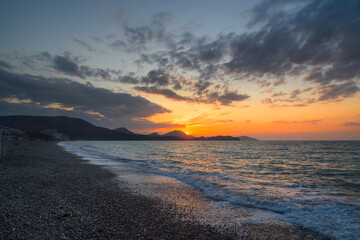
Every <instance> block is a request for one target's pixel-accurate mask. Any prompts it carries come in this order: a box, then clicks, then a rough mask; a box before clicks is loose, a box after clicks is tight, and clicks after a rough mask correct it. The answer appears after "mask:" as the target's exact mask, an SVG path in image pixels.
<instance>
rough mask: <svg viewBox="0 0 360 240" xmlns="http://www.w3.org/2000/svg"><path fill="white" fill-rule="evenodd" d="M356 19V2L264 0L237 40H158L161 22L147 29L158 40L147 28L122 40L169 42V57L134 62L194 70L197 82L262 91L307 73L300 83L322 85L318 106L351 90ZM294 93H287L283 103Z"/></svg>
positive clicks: (356, 72) (357, 74)
mask: <svg viewBox="0 0 360 240" xmlns="http://www.w3.org/2000/svg"><path fill="white" fill-rule="evenodd" d="M359 15H360V3H359V1H346V2H343V1H337V0H300V1H294V0H291V1H285V0H274V1H273V0H271V1H270V0H265V1H262V2H260V3H259V4H258V5H256V7H255V8H254V9H253V10H252V16H253V17H252V20H251V21H250V22H249V26H251V27H254V26H255V28H253V29H251V31H249V32H248V33H244V34H237V33H229V34H221V35H219V36H218V37H216V38H215V39H214V40H211V39H209V38H207V37H200V38H197V37H194V35H192V34H191V33H187V32H185V33H183V34H181V35H179V36H170V35H168V34H164V32H165V24H164V22H166V21H164V18H159V19H160V20H159V21H158V23H156V24H150V25H154V26H158V27H157V29H162V30H163V31H160V32H161V34H160V35H159V36H160V37H154V30H153V27H150V25H144V26H141V27H137V28H128V29H127V33H128V40H131V41H134V42H136V43H138V44H145V43H146V42H148V41H150V40H152V39H162V40H164V39H166V38H168V37H170V38H173V39H172V41H171V42H172V43H174V44H175V45H173V46H172V47H171V48H169V50H168V51H163V52H161V54H158V55H157V58H156V57H154V56H155V55H152V54H143V55H142V56H141V58H140V59H139V60H138V63H148V64H154V63H155V64H158V65H159V66H161V67H162V68H164V69H166V68H167V67H168V66H175V68H179V69H183V70H184V71H187V70H194V71H197V72H198V76H197V79H198V80H203V81H208V80H214V79H216V80H221V79H253V80H252V81H255V82H257V83H259V84H261V86H263V87H271V86H279V85H281V84H284V83H286V79H288V77H289V76H290V77H292V76H300V75H301V74H307V76H306V77H305V78H304V80H305V81H306V82H309V83H312V84H315V85H318V86H321V91H320V92H319V93H320V94H321V96H320V100H321V101H324V100H327V99H328V100H331V99H335V98H338V100H339V99H342V98H346V97H351V96H353V94H354V93H356V92H357V86H356V82H358V80H359V78H360V57H359V56H360V48H359V47H358V46H359V45H360V31H358V29H360V18H359V17H358V16H359ZM160 23H161V24H160ZM155 28H156V27H155ZM155 32H156V31H155ZM175 39H177V40H176V41H175ZM165 60H166V61H165ZM224 74H226V78H225V77H223V76H224ZM239 76H244V77H239ZM354 84H355V85H354ZM301 93H303V92H292V93H289V96H290V97H289V99H288V100H291V99H295V98H297V97H298V96H299V95H300V94H301ZM311 101H312V100H311ZM311 101H309V102H311ZM299 104H300V105H301V104H305V103H298V105H299Z"/></svg>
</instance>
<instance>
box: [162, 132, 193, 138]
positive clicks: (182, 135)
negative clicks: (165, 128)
mask: <svg viewBox="0 0 360 240" xmlns="http://www.w3.org/2000/svg"><path fill="white" fill-rule="evenodd" d="M162 136H164V137H178V138H182V139H192V138H193V136H190V135H187V134H186V133H184V132H182V131H179V130H175V131H172V132H168V133H165V134H164V135H162Z"/></svg>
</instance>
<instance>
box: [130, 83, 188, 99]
mask: <svg viewBox="0 0 360 240" xmlns="http://www.w3.org/2000/svg"><path fill="white" fill-rule="evenodd" d="M135 89H136V90H138V91H142V92H146V93H150V94H155V95H161V96H164V97H166V98H169V99H173V100H177V101H193V99H191V98H187V97H183V96H180V95H178V94H177V93H175V92H174V91H172V90H170V89H167V88H158V87H155V86H152V87H145V86H143V87H135Z"/></svg>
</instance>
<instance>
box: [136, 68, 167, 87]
mask: <svg viewBox="0 0 360 240" xmlns="http://www.w3.org/2000/svg"><path fill="white" fill-rule="evenodd" d="M141 82H142V83H145V84H155V85H157V86H167V85H169V84H170V75H169V74H168V73H167V72H165V70H163V69H156V70H151V71H150V72H149V73H148V74H147V76H145V77H143V78H142V79H141Z"/></svg>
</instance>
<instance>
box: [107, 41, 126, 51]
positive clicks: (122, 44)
mask: <svg viewBox="0 0 360 240" xmlns="http://www.w3.org/2000/svg"><path fill="white" fill-rule="evenodd" d="M110 47H111V48H112V49H115V50H117V49H121V48H124V49H125V48H127V45H126V43H125V42H124V41H122V40H120V39H118V40H115V41H113V42H112V43H111V44H110Z"/></svg>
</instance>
